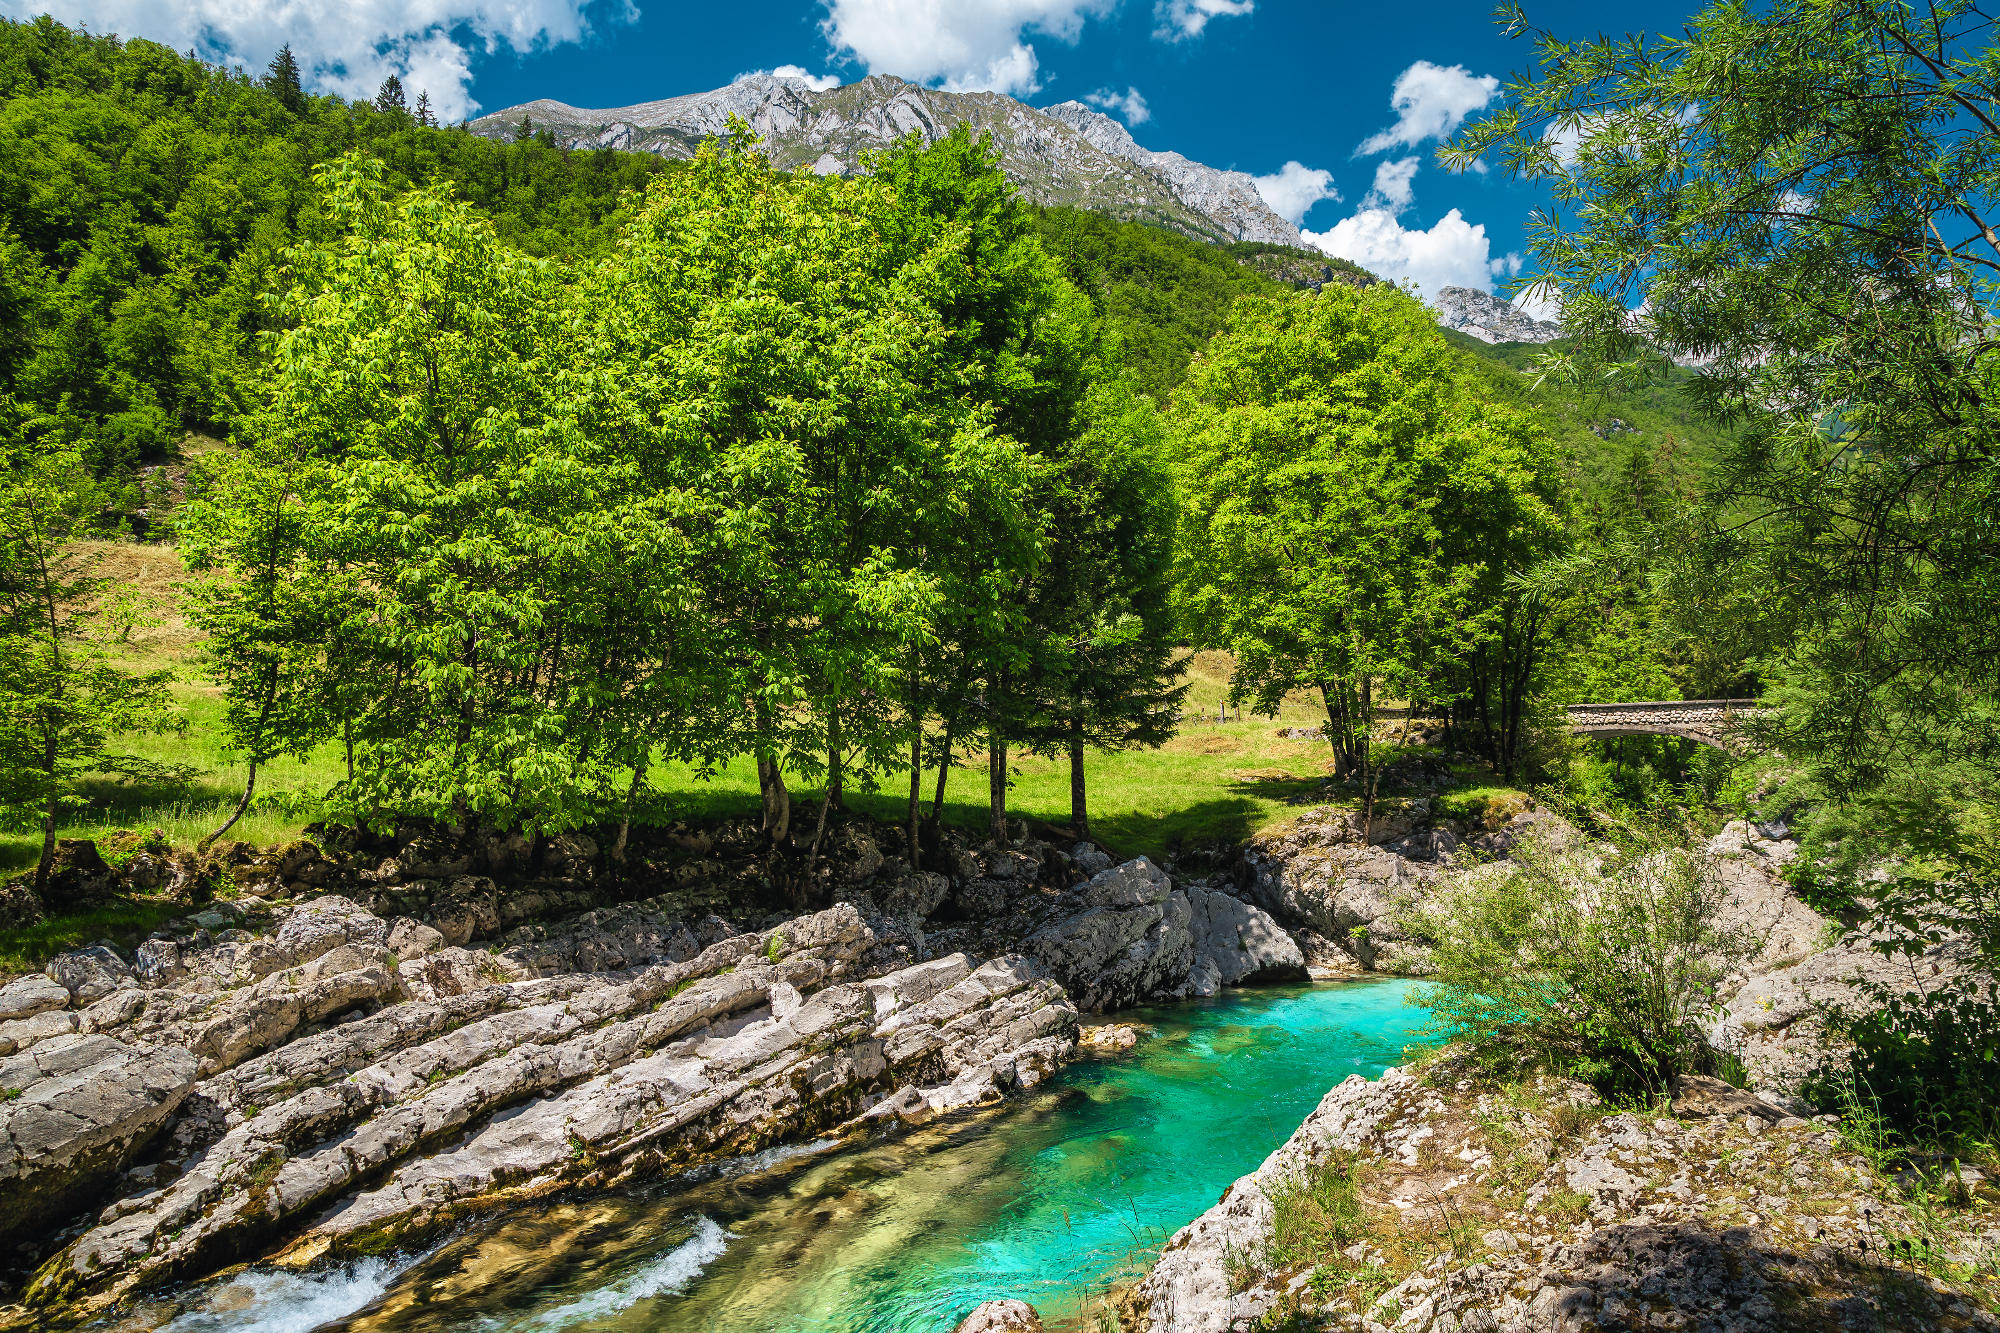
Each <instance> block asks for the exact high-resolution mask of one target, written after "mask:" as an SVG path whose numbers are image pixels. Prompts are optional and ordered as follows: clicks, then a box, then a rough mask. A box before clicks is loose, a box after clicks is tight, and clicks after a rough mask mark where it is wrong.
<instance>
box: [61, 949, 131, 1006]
mask: <svg viewBox="0 0 2000 1333" xmlns="http://www.w3.org/2000/svg"><path fill="white" fill-rule="evenodd" d="M47 973H48V976H49V979H50V980H51V981H54V982H55V983H56V984H57V985H59V986H61V987H62V988H63V989H64V990H66V991H68V992H69V994H70V1000H71V1002H72V1003H74V1004H79V1005H82V1004H89V1003H90V1002H91V1001H92V1000H99V999H102V998H104V997H105V996H106V995H109V994H110V993H111V992H112V991H115V990H117V989H118V988H119V987H120V986H132V985H136V984H137V983H136V982H135V981H134V980H133V978H132V969H131V968H129V967H127V966H126V965H125V960H124V959H122V958H120V957H119V956H118V955H117V954H115V953H113V952H111V950H109V949H107V948H104V947H103V946H102V945H98V946H94V947H92V948H89V949H78V950H76V951H75V952H73V953H63V954H57V955H56V956H55V957H54V958H51V959H50V960H49V965H48V968H47Z"/></svg>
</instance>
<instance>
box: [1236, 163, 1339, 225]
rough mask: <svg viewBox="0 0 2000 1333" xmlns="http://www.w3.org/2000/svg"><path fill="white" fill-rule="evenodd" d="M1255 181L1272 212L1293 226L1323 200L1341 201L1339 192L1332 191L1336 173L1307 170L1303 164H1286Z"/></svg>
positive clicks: (1315, 169) (1256, 178) (1309, 168)
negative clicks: (1272, 173) (1271, 173)
mask: <svg viewBox="0 0 2000 1333" xmlns="http://www.w3.org/2000/svg"><path fill="white" fill-rule="evenodd" d="M1253 179H1254V180H1255V181H1256V182H1257V193H1258V194H1260V195H1262V196H1263V198H1264V202H1265V203H1267V204H1269V205H1270V206H1271V211H1272V212H1273V213H1276V214H1277V215H1278V216H1279V217H1281V218H1283V219H1284V220H1285V221H1287V222H1289V223H1291V224H1292V225H1293V226H1294V227H1296V226H1298V225H1299V222H1300V220H1301V219H1303V218H1304V217H1305V215H1306V214H1307V213H1308V212H1310V211H1311V210H1312V206H1313V205H1314V204H1316V203H1318V202H1319V201H1320V200H1322V199H1331V200H1333V201H1334V202H1335V203H1339V202H1340V191H1338V190H1336V189H1334V188H1333V173H1332V172H1331V171H1321V170H1319V169H1317V168H1314V167H1308V166H1306V165H1305V164H1304V163H1303V162H1287V163H1285V165H1284V166H1283V167H1282V168H1281V169H1280V170H1279V171H1278V172H1277V174H1275V175H1271V176H1257V177H1254V178H1253Z"/></svg>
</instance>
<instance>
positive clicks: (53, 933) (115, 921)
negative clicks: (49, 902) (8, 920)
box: [0, 898, 192, 974]
mask: <svg viewBox="0 0 2000 1333" xmlns="http://www.w3.org/2000/svg"><path fill="white" fill-rule="evenodd" d="M190 910H192V909H190V908H189V907H188V906H187V905H186V904H185V903H177V902H172V901H169V900H167V899H157V900H155V899H146V898H128V899H121V900H119V901H117V902H115V903H112V904H110V905H108V906H105V907H98V908H93V909H92V910H91V911H88V912H82V913H79V914H77V915H75V916H63V917H52V918H50V919H49V920H46V921H43V922H40V923H38V924H36V925H32V926H23V927H21V928H20V929H18V930H5V931H0V972H4V973H9V974H12V973H19V972H31V971H33V970H35V969H36V968H39V967H41V966H42V965H43V964H44V963H46V962H48V960H49V959H51V958H53V957H55V956H56V955H57V954H59V953H65V952H67V951H69V950H71V949H79V948H82V947H83V946H85V945H87V944H91V943H94V942H96V941H97V940H111V941H113V942H115V943H116V944H117V945H118V946H119V948H121V949H125V950H127V951H129V950H131V948H132V947H133V946H135V945H137V944H138V943H139V941H141V940H143V939H145V938H146V937H147V936H148V935H150V934H152V933H153V932H154V931H156V930H158V929H159V928H160V924H161V923H162V922H164V921H169V920H172V919H173V918H174V917H177V916H181V915H183V914H185V913H187V912H188V911H190Z"/></svg>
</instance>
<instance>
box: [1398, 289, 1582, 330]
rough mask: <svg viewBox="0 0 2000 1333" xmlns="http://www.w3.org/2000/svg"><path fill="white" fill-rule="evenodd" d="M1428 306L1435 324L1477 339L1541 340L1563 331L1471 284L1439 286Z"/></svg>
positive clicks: (1552, 323) (1557, 325)
mask: <svg viewBox="0 0 2000 1333" xmlns="http://www.w3.org/2000/svg"><path fill="white" fill-rule="evenodd" d="M1431 305H1432V306H1433V307H1434V308H1435V309H1436V310H1437V317H1438V323H1440V324H1442V325H1443V326H1444V327H1445V328H1448V329H1457V330H1458V331H1459V332H1460V333H1469V334H1471V335H1472V336H1473V337H1475V338H1477V339H1479V340H1480V341H1481V342H1489V343H1545V342H1554V341H1555V340H1556V339H1557V338H1560V337H1562V334H1563V327H1562V325H1560V324H1558V323H1555V322H1554V321H1552V320H1543V319H1536V318H1534V317H1533V316H1531V315H1529V314H1527V313H1525V312H1524V311H1522V310H1520V309H1518V308H1517V307H1516V306H1515V305H1514V303H1513V302H1511V301H1503V300H1501V299H1500V298H1499V297H1497V296H1489V295H1487V294H1486V293H1485V292H1482V291H1476V290H1474V289H1473V288H1471V287H1440V288H1438V294H1437V299H1435V300H1434V301H1432V302H1431Z"/></svg>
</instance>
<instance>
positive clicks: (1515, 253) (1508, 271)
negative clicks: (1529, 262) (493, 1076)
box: [1486, 250, 1521, 278]
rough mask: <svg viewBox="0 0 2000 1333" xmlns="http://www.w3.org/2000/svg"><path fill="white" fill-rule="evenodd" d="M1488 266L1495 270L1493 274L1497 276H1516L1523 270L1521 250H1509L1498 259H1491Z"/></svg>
mask: <svg viewBox="0 0 2000 1333" xmlns="http://www.w3.org/2000/svg"><path fill="white" fill-rule="evenodd" d="M1486 267H1487V268H1489V269H1491V270H1493V276H1494V277H1496V278H1511V277H1514V276H1515V275H1516V274H1518V273H1520V271H1521V252H1520V251H1519V250H1509V251H1508V252H1507V253H1506V254H1504V255H1501V256H1500V257H1499V258H1498V259H1495V260H1492V261H1490V262H1489V263H1488V264H1487V265H1486Z"/></svg>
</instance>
